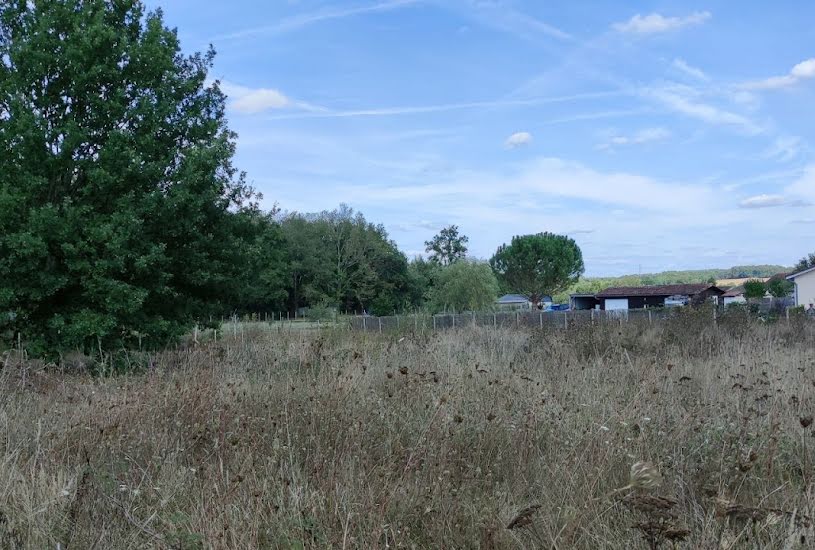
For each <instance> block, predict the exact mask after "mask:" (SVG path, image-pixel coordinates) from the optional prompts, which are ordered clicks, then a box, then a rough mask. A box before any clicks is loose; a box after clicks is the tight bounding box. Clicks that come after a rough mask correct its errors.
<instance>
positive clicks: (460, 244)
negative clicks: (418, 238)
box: [424, 225, 470, 265]
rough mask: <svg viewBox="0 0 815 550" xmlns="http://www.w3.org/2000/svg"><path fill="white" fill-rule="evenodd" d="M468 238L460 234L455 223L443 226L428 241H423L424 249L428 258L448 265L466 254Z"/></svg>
mask: <svg viewBox="0 0 815 550" xmlns="http://www.w3.org/2000/svg"><path fill="white" fill-rule="evenodd" d="M469 241H470V239H469V238H468V237H467V236H466V235H460V234H459V232H458V226H457V225H451V226H448V227H445V228H444V229H442V230H441V231H439V233H438V234H437V235H436V236H435V237H433V238H432V239H431V240H429V241H425V243H424V244H425V246H426V248H425V251H426V252H428V253H429V254H430V259H431V260H432V261H434V262H437V263H439V264H441V265H450V264H452V263H455V262H457V261H458V260H461V259H463V258H465V257H466V256H467V243H468V242H469Z"/></svg>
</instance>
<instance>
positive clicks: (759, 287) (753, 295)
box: [744, 279, 767, 300]
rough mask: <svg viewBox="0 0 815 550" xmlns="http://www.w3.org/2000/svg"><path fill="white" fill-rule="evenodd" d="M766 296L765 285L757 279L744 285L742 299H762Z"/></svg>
mask: <svg viewBox="0 0 815 550" xmlns="http://www.w3.org/2000/svg"><path fill="white" fill-rule="evenodd" d="M766 294H767V284H766V283H765V282H764V281H759V280H758V279H751V280H749V281H746V282H745V283H744V297H745V298H747V299H748V300H749V299H760V298H764V296H765V295H766Z"/></svg>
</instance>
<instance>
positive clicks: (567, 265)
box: [490, 233, 584, 304]
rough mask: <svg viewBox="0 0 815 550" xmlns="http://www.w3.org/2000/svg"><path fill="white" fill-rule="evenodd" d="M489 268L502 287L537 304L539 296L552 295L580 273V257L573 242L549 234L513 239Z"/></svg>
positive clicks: (502, 247) (568, 284) (560, 236)
mask: <svg viewBox="0 0 815 550" xmlns="http://www.w3.org/2000/svg"><path fill="white" fill-rule="evenodd" d="M490 265H491V266H492V268H493V270H494V271H495V273H496V274H497V275H498V277H499V278H500V279H501V282H502V283H503V284H504V285H505V287H506V288H507V289H508V290H510V291H512V292H518V293H521V294H524V295H525V296H528V297H529V299H530V301H531V302H532V303H535V304H537V303H538V302H539V301H540V297H541V295H543V294H556V293H558V292H562V291H563V290H565V289H566V288H568V287H569V286H570V285H573V284H575V283H576V282H577V280H578V279H579V278H580V275H582V274H583V271H584V266H583V254H582V253H581V251H580V247H578V246H577V243H575V242H574V240H573V239H571V238H569V237H566V236H563V235H554V234H552V233H538V234H536V235H524V236H516V237H513V238H512V242H511V243H510V244H509V245H506V244H503V245H501V246H500V247H499V248H498V250H497V251H496V253H495V255H494V256H493V257H492V258H491V259H490Z"/></svg>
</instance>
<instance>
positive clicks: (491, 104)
mask: <svg viewBox="0 0 815 550" xmlns="http://www.w3.org/2000/svg"><path fill="white" fill-rule="evenodd" d="M617 95H620V92H616V91H615V92H591V93H583V94H572V95H564V96H547V97H535V98H529V99H497V100H491V101H465V102H461V103H441V104H437V105H419V106H397V107H379V108H372V109H347V110H331V109H320V110H319V111H318V110H314V112H310V113H291V114H282V115H274V116H273V117H270V118H271V119H272V120H282V119H292V118H347V117H381V116H398V115H416V114H426V113H440V112H449V111H461V110H470V109H492V108H505V107H533V106H536V105H546V104H550V103H564V102H570V101H581V100H585V99H599V98H604V97H610V96H617Z"/></svg>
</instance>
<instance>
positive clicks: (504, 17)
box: [439, 0, 572, 41]
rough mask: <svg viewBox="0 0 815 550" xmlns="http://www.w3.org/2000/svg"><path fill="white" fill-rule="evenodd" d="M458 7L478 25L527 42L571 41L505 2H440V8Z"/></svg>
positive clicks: (570, 37) (564, 32)
mask: <svg viewBox="0 0 815 550" xmlns="http://www.w3.org/2000/svg"><path fill="white" fill-rule="evenodd" d="M457 5H459V6H460V8H459V10H458V11H459V12H460V13H461V15H463V16H465V17H469V18H471V19H474V20H476V21H477V22H478V23H479V24H480V25H482V26H484V27H489V28H493V29H497V30H500V31H502V32H506V33H508V34H512V35H515V36H517V37H519V38H522V39H524V40H529V41H539V40H540V38H541V37H542V36H547V37H550V38H556V39H558V40H561V41H567V40H571V39H572V36H571V35H570V34H569V33H568V32H566V31H564V30H562V29H559V28H558V27H556V26H554V25H552V24H550V23H547V22H545V21H541V20H540V19H538V18H536V17H533V16H531V15H529V14H527V13H524V12H521V11H519V10H517V9H515V8H513V7H512V6H511V5H509V3H507V2H500V1H495V0H491V1H483V0H464V1H463V2H441V3H439V6H440V7H453V8H454V9H455V6H457Z"/></svg>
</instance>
